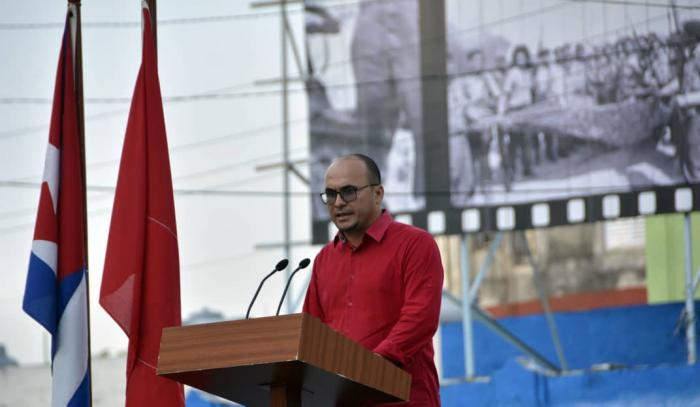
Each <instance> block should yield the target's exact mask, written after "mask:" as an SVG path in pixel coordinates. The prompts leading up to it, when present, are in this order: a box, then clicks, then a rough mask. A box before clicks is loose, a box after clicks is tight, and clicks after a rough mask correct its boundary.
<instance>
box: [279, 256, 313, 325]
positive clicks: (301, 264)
mask: <svg viewBox="0 0 700 407" xmlns="http://www.w3.org/2000/svg"><path fill="white" fill-rule="evenodd" d="M310 263H311V260H309V259H308V258H306V259H304V260H302V261H300V262H299V265H298V266H297V268H296V270H294V271H292V275H290V276H289V279H288V280H287V285H286V286H285V287H284V293H282V298H280V303H279V305H277V313H276V314H275V315H279V314H280V309H282V303H283V302H284V297H286V296H287V290H289V284H290V283H291V282H292V278H294V275H295V274H296V273H297V271H299V270H301V269H305V268H307V267H308V266H309V264H310Z"/></svg>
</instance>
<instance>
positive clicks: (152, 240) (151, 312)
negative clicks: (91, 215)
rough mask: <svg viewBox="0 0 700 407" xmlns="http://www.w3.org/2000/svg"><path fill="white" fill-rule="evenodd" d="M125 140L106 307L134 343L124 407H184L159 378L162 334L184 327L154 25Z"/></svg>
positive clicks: (146, 36) (170, 384) (175, 390)
mask: <svg viewBox="0 0 700 407" xmlns="http://www.w3.org/2000/svg"><path fill="white" fill-rule="evenodd" d="M143 22H144V24H143V54H142V61H141V69H140V70H139V74H138V78H137V80H136V89H135V90H134V96H133V99H132V101H131V111H130V112H129V121H128V123H127V127H126V136H125V137H124V149H123V151H122V158H121V164H120V167H119V179H118V180H117V190H116V194H115V197H114V208H113V210H112V223H111V225H110V230H109V239H108V241H107V254H106V257H105V264H104V274H103V276H102V287H101V290H100V304H101V305H102V307H103V308H104V309H105V310H106V311H107V312H108V313H109V314H110V316H111V317H112V318H113V319H114V320H115V321H116V322H117V323H118V324H119V325H120V326H121V328H122V329H123V330H124V332H125V333H126V335H127V336H128V337H129V356H128V359H127V366H126V376H127V384H126V406H127V407H132V406H133V407H138V406H184V397H183V389H182V385H180V384H179V383H176V382H174V381H171V380H168V379H164V378H161V377H159V376H157V375H156V365H157V362H158V349H159V345H160V336H161V331H162V329H163V328H164V327H169V326H178V325H180V324H181V319H180V318H181V317H180V265H179V259H178V248H177V230H176V227H175V205H174V202H173V186H172V179H171V175H170V160H169V158H168V143H167V139H166V135H165V120H164V118H163V102H162V99H161V95H160V84H159V81H158V70H157V64H156V51H155V43H154V37H153V32H152V29H151V17H150V13H149V12H148V9H146V8H144V10H143Z"/></svg>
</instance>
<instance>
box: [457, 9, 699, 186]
mask: <svg viewBox="0 0 700 407" xmlns="http://www.w3.org/2000/svg"><path fill="white" fill-rule="evenodd" d="M699 40H700V21H688V22H686V23H685V24H683V27H682V29H680V30H678V32H674V33H672V34H670V35H660V34H658V33H655V32H649V33H645V34H638V33H632V34H631V35H625V36H621V37H618V38H616V39H615V40H612V41H608V42H601V43H596V44H591V43H574V44H569V43H567V44H561V45H559V46H557V47H554V48H543V47H540V48H538V49H536V50H532V49H531V48H528V47H527V46H526V45H516V46H513V47H511V50H510V52H509V55H508V56H504V55H503V54H501V55H497V53H496V52H494V51H493V50H492V49H489V48H488V47H475V48H472V49H470V50H468V51H466V55H451V58H455V59H458V58H465V59H466V60H465V61H461V62H462V64H461V66H465V67H466V69H465V72H456V73H454V74H453V75H451V78H450V83H449V85H448V106H449V112H448V114H449V119H450V124H449V128H450V136H451V137H450V139H451V140H450V145H451V173H452V190H453V192H454V191H458V192H459V193H461V194H462V195H463V196H465V197H468V196H470V195H471V194H473V193H474V191H475V189H476V188H477V186H478V184H479V183H480V182H481V183H482V185H483V183H484V182H503V183H504V186H505V189H506V190H509V189H510V188H511V186H512V183H513V182H514V181H518V180H524V179H528V177H531V176H533V175H536V174H534V169H535V166H536V165H537V164H538V163H542V162H545V161H547V162H556V161H557V160H559V159H561V158H564V157H566V156H567V155H569V154H571V152H572V151H575V150H576V149H577V148H578V146H582V145H586V144H590V143H591V142H594V143H596V144H600V145H601V146H603V147H613V148H616V147H625V146H630V145H632V144H639V143H640V142H644V141H645V140H652V142H655V143H657V144H656V145H658V146H661V147H667V148H666V149H665V150H664V151H666V152H669V151H670V155H673V156H674V157H676V159H677V162H678V164H679V168H680V169H681V170H682V171H683V173H684V176H685V178H686V180H687V181H694V180H697V179H699V178H700V163H699V162H698V160H699V159H700V147H699V145H700V143H698V142H696V141H697V140H696V139H700V115H699V114H698V113H700V45H699V44H700V42H699ZM508 57H509V58H508ZM582 111H587V112H593V113H590V114H589V115H588V116H584V115H582V114H581V113H580V112H582ZM544 116H548V118H547V119H546V120H548V122H547V123H546V124H545V123H544V122H543V120H544V119H542V117H544ZM557 117H558V118H559V123H557V122H556V120H557ZM598 118H602V121H605V120H606V118H609V119H608V120H610V121H611V122H613V121H616V122H618V123H616V125H617V126H618V127H612V124H611V127H610V131H609V132H607V133H608V134H606V135H604V136H603V137H593V136H592V135H591V136H590V137H588V135H587V134H586V130H585V126H586V123H575V122H576V121H579V122H580V121H586V120H591V121H594V120H595V121H597V122H599V121H600V120H598ZM640 120H642V121H643V122H644V127H643V128H642V129H643V130H645V131H639V127H634V126H632V127H627V129H629V130H628V131H627V132H628V133H634V134H626V128H625V127H624V126H620V125H619V123H624V122H639V121H640ZM552 123H555V124H552ZM596 124H597V125H598V127H600V123H596ZM577 129H578V130H577ZM580 129H583V130H580ZM661 147H659V148H661ZM695 150H698V151H695Z"/></svg>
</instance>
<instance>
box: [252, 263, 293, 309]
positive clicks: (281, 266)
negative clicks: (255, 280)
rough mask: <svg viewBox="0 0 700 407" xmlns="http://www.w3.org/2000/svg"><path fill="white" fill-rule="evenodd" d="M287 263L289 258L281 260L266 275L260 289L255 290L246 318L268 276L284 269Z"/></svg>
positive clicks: (259, 286)
mask: <svg viewBox="0 0 700 407" xmlns="http://www.w3.org/2000/svg"><path fill="white" fill-rule="evenodd" d="M287 264H289V260H287V259H283V260H280V261H279V263H277V265H276V266H275V269H274V270H272V271H271V272H270V274H268V275H266V276H265V278H263V279H262V281H261V282H260V285H258V289H257V290H256V291H255V295H254V296H253V299H252V300H251V301H250V305H248V311H247V312H246V313H245V319H249V317H250V309H251V308H253V304H255V300H256V299H257V298H258V294H260V289H261V288H262V286H263V284H265V280H267V279H268V278H270V277H272V275H273V274H275V273H276V272H278V271H280V270H284V269H285V268H286V267H287Z"/></svg>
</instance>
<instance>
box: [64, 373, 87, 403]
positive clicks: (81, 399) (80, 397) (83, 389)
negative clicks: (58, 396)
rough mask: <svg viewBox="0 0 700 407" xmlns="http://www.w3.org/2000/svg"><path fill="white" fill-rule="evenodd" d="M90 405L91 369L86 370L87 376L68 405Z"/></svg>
mask: <svg viewBox="0 0 700 407" xmlns="http://www.w3.org/2000/svg"><path fill="white" fill-rule="evenodd" d="M89 405H90V370H88V371H87V372H85V377H83V381H82V382H81V383H80V386H79V387H78V389H77V390H76V391H75V394H73V398H71V399H70V401H69V402H68V406H67V407H85V406H89Z"/></svg>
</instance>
